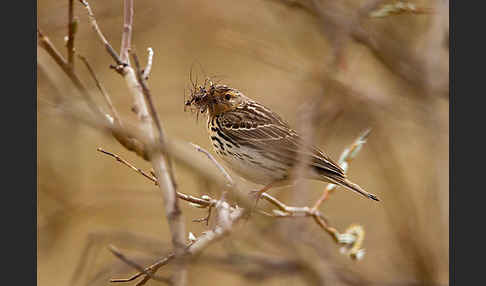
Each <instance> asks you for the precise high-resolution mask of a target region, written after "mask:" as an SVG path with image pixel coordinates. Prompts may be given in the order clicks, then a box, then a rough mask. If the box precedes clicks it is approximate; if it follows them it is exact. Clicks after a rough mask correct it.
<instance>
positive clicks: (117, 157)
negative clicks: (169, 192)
mask: <svg viewBox="0 0 486 286" xmlns="http://www.w3.org/2000/svg"><path fill="white" fill-rule="evenodd" d="M96 150H97V151H98V152H101V153H103V154H106V155H108V156H111V157H113V158H115V159H116V160H117V161H118V162H120V163H122V164H124V165H125V166H128V167H129V168H131V169H132V170H134V171H135V172H137V173H140V174H141V175H142V176H144V177H145V178H147V179H149V180H150V181H152V182H154V184H156V185H157V184H158V182H157V178H154V177H152V176H150V175H149V174H147V173H146V172H145V171H143V170H142V169H140V168H137V167H135V166H133V165H132V164H130V163H129V162H128V161H126V160H125V159H123V158H121V157H120V156H118V155H116V154H113V153H111V152H108V151H105V150H103V149H102V148H98V149H96Z"/></svg>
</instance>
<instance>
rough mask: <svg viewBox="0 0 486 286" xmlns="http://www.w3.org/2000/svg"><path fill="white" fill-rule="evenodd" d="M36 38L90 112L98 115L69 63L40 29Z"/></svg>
mask: <svg viewBox="0 0 486 286" xmlns="http://www.w3.org/2000/svg"><path fill="white" fill-rule="evenodd" d="M37 36H38V44H39V45H40V46H41V47H42V48H43V49H44V50H45V51H46V52H47V53H48V54H49V55H50V56H51V57H52V58H53V59H54V61H55V62H56V63H57V64H58V65H59V66H60V67H61V69H62V70H63V71H64V73H65V74H66V75H67V76H68V77H69V79H71V81H72V82H73V84H74V86H75V87H76V88H77V89H78V91H79V92H80V93H81V95H82V96H83V97H84V99H85V100H86V103H87V104H88V106H89V107H90V108H91V110H92V111H93V112H95V113H100V110H99V108H98V106H97V105H96V104H95V103H94V101H93V99H92V98H91V95H90V93H89V92H88V90H87V89H86V87H85V86H84V84H83V83H82V82H81V80H80V79H79V77H78V76H77V75H76V74H75V73H74V70H73V69H71V66H70V65H69V63H68V62H67V61H66V60H65V59H64V57H63V56H62V55H61V53H60V52H59V51H58V50H57V49H56V47H55V46H54V45H53V44H52V42H51V41H50V40H49V38H48V37H47V36H45V35H44V33H43V32H42V31H41V29H40V28H38V29H37Z"/></svg>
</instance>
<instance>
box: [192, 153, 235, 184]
mask: <svg viewBox="0 0 486 286" xmlns="http://www.w3.org/2000/svg"><path fill="white" fill-rule="evenodd" d="M191 145H192V146H194V148H195V149H196V150H197V151H199V152H201V153H203V154H205V155H206V156H207V157H208V158H209V160H211V161H212V162H213V163H214V165H216V167H218V169H219V170H220V171H221V173H222V174H223V176H224V177H225V178H226V180H228V184H229V185H230V186H233V185H234V181H233V179H232V178H231V176H230V175H229V174H228V172H226V170H225V169H224V168H223V166H221V164H220V163H219V162H218V161H216V159H215V158H214V157H213V155H211V153H209V152H208V151H206V150H204V149H203V148H201V147H200V146H199V145H196V144H194V143H191Z"/></svg>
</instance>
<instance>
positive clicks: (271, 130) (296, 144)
mask: <svg viewBox="0 0 486 286" xmlns="http://www.w3.org/2000/svg"><path fill="white" fill-rule="evenodd" d="M213 120H216V125H217V126H218V128H220V129H221V130H222V132H221V133H222V134H223V135H224V136H226V137H227V139H229V140H227V141H230V142H233V144H235V145H243V146H248V147H252V148H255V149H257V150H260V151H261V154H262V155H263V156H267V157H269V158H270V159H271V160H276V161H279V162H280V163H282V164H284V165H287V166H289V167H291V166H293V165H295V163H296V161H297V158H298V156H299V155H300V156H309V157H310V164H311V165H312V167H314V168H315V169H316V170H317V171H318V172H319V173H321V172H323V173H326V172H330V173H333V174H336V175H338V176H342V177H344V171H343V169H342V168H341V167H340V166H339V165H338V164H336V163H335V162H333V161H332V160H331V159H330V158H329V157H328V156H326V155H325V154H324V153H323V152H322V151H321V150H319V149H318V148H317V147H313V146H308V147H303V146H302V144H303V143H302V139H301V137H300V136H299V135H298V134H297V133H296V132H295V131H294V130H292V129H291V128H290V127H289V125H288V124H287V123H286V122H285V121H283V120H282V119H281V118H280V116H278V115H277V114H276V113H274V112H272V111H271V110H269V109H268V108H265V107H264V106H261V105H259V104H255V103H251V102H250V103H248V104H246V105H244V106H241V107H238V108H236V109H234V110H231V111H228V112H225V113H223V114H220V115H218V116H217V117H216V118H215V119H213ZM237 147H238V146H237Z"/></svg>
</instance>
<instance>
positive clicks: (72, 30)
mask: <svg viewBox="0 0 486 286" xmlns="http://www.w3.org/2000/svg"><path fill="white" fill-rule="evenodd" d="M68 1H69V8H68V38H67V44H66V47H67V54H68V65H69V67H70V68H71V70H73V69H74V35H75V34H76V31H77V27H78V21H77V20H76V19H75V18H74V13H73V10H74V9H73V8H74V7H73V6H74V5H73V1H74V0H68Z"/></svg>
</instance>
